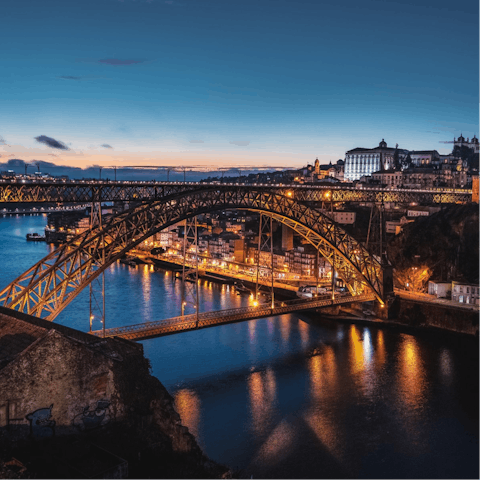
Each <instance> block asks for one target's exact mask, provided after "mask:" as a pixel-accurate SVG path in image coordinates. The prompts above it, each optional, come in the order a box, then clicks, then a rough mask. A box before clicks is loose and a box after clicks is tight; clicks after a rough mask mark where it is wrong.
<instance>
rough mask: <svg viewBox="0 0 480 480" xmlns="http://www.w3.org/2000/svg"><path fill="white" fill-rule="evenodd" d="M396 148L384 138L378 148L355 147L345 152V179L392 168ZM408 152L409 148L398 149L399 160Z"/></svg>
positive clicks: (353, 178)
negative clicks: (391, 146)
mask: <svg viewBox="0 0 480 480" xmlns="http://www.w3.org/2000/svg"><path fill="white" fill-rule="evenodd" d="M396 150H397V149H396V148H389V147H387V142H385V140H383V139H382V141H381V142H380V143H379V144H378V147H376V148H354V149H353V150H349V151H348V152H346V153H345V174H344V177H345V180H346V181H353V180H359V179H360V178H361V177H366V176H370V175H372V173H373V172H378V171H380V170H392V169H393V168H394V158H395V151H396ZM407 154H408V151H407V150H400V149H398V156H399V160H402V159H403V158H404V157H405V156H406V155H407Z"/></svg>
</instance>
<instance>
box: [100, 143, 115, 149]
mask: <svg viewBox="0 0 480 480" xmlns="http://www.w3.org/2000/svg"><path fill="white" fill-rule="evenodd" d="M100 146H101V147H103V148H113V147H112V146H111V145H109V144H108V143H102V144H101V145H100Z"/></svg>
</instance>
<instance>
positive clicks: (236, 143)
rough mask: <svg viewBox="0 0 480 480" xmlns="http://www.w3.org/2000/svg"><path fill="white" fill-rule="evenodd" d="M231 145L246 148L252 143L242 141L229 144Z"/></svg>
mask: <svg viewBox="0 0 480 480" xmlns="http://www.w3.org/2000/svg"><path fill="white" fill-rule="evenodd" d="M229 143H230V144H231V145H238V146H239V147H246V146H247V145H249V144H250V142H247V141H245V140H240V141H238V142H229Z"/></svg>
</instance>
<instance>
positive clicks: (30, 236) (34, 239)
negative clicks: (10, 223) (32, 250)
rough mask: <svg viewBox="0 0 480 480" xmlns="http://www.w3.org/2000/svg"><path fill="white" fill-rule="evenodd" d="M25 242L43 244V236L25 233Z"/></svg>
mask: <svg viewBox="0 0 480 480" xmlns="http://www.w3.org/2000/svg"><path fill="white" fill-rule="evenodd" d="M27 240H28V241H29V242H44V241H45V235H39V234H38V233H37V232H35V233H27Z"/></svg>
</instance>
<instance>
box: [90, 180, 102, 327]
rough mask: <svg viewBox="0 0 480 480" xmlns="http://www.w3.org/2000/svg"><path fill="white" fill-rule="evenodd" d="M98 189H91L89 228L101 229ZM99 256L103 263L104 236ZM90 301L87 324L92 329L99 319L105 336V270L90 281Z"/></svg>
mask: <svg viewBox="0 0 480 480" xmlns="http://www.w3.org/2000/svg"><path fill="white" fill-rule="evenodd" d="M100 200H101V199H100V191H99V190H97V189H92V206H91V210H90V229H94V228H98V229H99V230H102V226H103V225H102V204H101V201H100ZM99 246H100V249H99V254H100V258H98V261H99V262H100V264H101V265H104V264H105V248H104V247H105V237H104V235H102V236H101V238H100V243H99ZM89 290H90V301H89V324H90V331H92V324H93V322H94V321H100V322H101V325H102V331H103V333H104V336H105V271H103V272H102V273H101V274H100V275H99V276H98V277H97V278H95V279H94V280H92V281H91V282H90V286H89Z"/></svg>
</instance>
